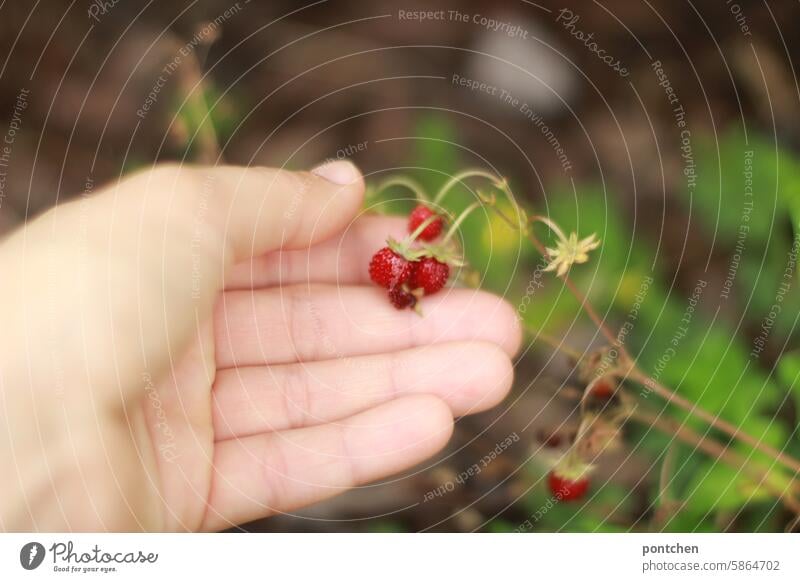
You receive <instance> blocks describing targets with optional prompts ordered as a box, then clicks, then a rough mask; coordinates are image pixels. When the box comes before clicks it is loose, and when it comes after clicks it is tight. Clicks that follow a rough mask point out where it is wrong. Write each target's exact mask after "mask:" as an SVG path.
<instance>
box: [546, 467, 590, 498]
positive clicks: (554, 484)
mask: <svg viewBox="0 0 800 582" xmlns="http://www.w3.org/2000/svg"><path fill="white" fill-rule="evenodd" d="M547 485H548V486H549V487H550V493H552V494H553V496H555V498H556V499H559V500H561V501H577V500H579V499H581V498H583V496H584V495H586V492H587V491H588V490H589V477H586V476H583V477H578V478H577V479H571V478H569V477H567V476H566V475H561V474H559V473H557V472H556V471H550V474H549V475H548V476H547Z"/></svg>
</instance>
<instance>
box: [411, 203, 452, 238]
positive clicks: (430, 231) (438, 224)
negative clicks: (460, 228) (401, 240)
mask: <svg viewBox="0 0 800 582" xmlns="http://www.w3.org/2000/svg"><path fill="white" fill-rule="evenodd" d="M431 216H436V217H437V218H436V220H433V221H432V222H431V223H430V224H429V225H428V226H426V227H425V228H423V229H422V232H421V233H419V237H418V238H419V240H424V241H427V242H430V241H432V240H435V239H436V237H438V236H439V235H440V234H442V228H443V227H444V220H442V217H441V216H438V215H437V214H436V213H435V212H434V211H433V210H431V209H430V208H428V207H427V206H425V205H424V204H419V205H417V207H416V208H415V209H414V210H412V211H411V214H410V215H409V216H408V232H409V233H413V232H414V231H415V230H417V228H419V226H420V225H421V224H422V223H423V222H425V221H426V220H428V218H430V217H431Z"/></svg>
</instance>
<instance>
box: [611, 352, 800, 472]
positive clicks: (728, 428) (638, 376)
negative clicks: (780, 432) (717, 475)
mask: <svg viewBox="0 0 800 582" xmlns="http://www.w3.org/2000/svg"><path fill="white" fill-rule="evenodd" d="M627 377H628V378H630V379H631V380H633V381H635V382H638V383H639V384H641V385H642V386H644V387H645V388H647V389H649V390H652V391H653V392H655V393H656V394H658V395H659V396H660V397H661V398H663V399H664V400H666V401H667V402H670V403H672V404H675V405H676V406H679V407H680V408H683V409H684V410H686V411H687V412H689V413H691V414H693V415H694V416H696V417H697V418H700V419H702V420H704V421H705V422H707V423H708V424H710V425H711V426H713V427H714V428H717V429H719V430H721V431H722V432H724V433H725V434H727V435H728V436H730V437H732V438H735V439H738V440H740V441H742V442H743V443H746V444H747V445H749V446H751V447H753V448H754V449H756V450H758V451H761V452H762V453H764V454H765V455H768V456H770V457H774V458H775V459H776V460H777V461H778V462H779V463H781V464H782V465H783V466H785V467H786V468H788V469H790V470H791V471H792V472H793V473H794V474H795V476H796V475H800V462H798V461H797V460H796V459H794V458H792V457H790V456H789V455H787V454H785V453H782V452H781V451H779V450H778V449H776V448H774V447H772V446H770V445H768V444H767V443H765V442H764V441H762V440H759V439H756V438H755V437H753V436H751V435H750V434H748V433H746V432H744V431H743V430H741V429H740V428H738V427H736V426H735V425H733V424H731V423H730V422H728V421H727V420H724V419H721V418H719V417H718V416H715V415H713V414H711V413H710V412H708V411H707V410H705V409H703V408H700V406H698V405H697V404H696V403H694V402H692V401H690V400H687V399H686V398H683V397H682V396H679V395H678V394H676V393H675V392H673V391H672V390H670V389H669V388H667V387H666V386H664V385H663V384H660V383H659V382H657V381H655V380H654V379H653V378H651V377H650V376H648V375H647V374H645V373H644V372H642V371H641V370H640V369H639V368H637V367H634V368H633V369H632V370H631V371H630V372H629V373H628V375H627Z"/></svg>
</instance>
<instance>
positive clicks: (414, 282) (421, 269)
mask: <svg viewBox="0 0 800 582" xmlns="http://www.w3.org/2000/svg"><path fill="white" fill-rule="evenodd" d="M449 277H450V266H449V265H448V264H447V263H441V262H439V261H437V260H436V259H434V258H433V257H423V258H422V259H420V260H419V261H417V262H415V263H414V268H413V270H412V272H411V278H410V279H409V287H411V288H412V289H422V290H423V291H425V295H433V294H434V293H436V292H437V291H439V290H440V289H441V288H442V287H444V285H445V283H447V279H448V278H449Z"/></svg>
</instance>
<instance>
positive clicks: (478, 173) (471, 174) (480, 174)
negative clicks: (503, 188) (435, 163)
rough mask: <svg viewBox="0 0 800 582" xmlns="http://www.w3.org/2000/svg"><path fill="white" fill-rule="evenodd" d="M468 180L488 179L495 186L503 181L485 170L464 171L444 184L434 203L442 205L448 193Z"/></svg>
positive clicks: (434, 198)
mask: <svg viewBox="0 0 800 582" xmlns="http://www.w3.org/2000/svg"><path fill="white" fill-rule="evenodd" d="M467 178H486V179H487V180H491V182H492V183H493V184H502V183H503V181H502V180H500V179H499V178H498V177H497V176H495V175H494V174H491V173H489V172H486V171H484V170H472V169H470V170H464V171H463V172H459V173H458V174H456V175H455V176H452V177H451V178H450V179H449V180H448V181H447V182H445V183H444V186H442V187H441V188H440V189H439V191H438V192H437V193H436V196H434V197H433V203H434V204H436V205H438V204H439V203H441V201H442V198H444V197H445V196H446V195H447V193H448V192H449V191H450V190H451V189H452V188H453V186H455V185H456V184H459V183H460V182H463V181H464V180H466V179H467Z"/></svg>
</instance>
